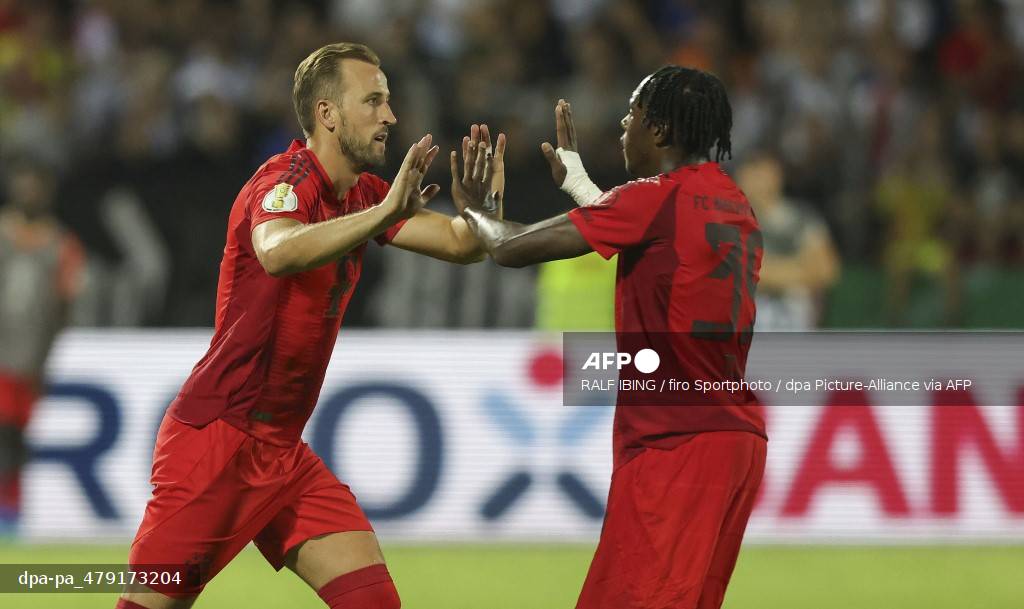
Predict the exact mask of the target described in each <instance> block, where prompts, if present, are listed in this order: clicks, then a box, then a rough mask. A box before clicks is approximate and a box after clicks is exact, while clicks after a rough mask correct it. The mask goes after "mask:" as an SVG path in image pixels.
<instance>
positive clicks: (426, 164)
mask: <svg viewBox="0 0 1024 609" xmlns="http://www.w3.org/2000/svg"><path fill="white" fill-rule="evenodd" d="M440 150H441V149H440V148H438V147H437V146H434V147H433V148H431V149H430V150H428V151H427V153H426V154H425V155H424V156H423V168H422V171H423V173H427V170H428V169H430V163H432V162H433V161H434V157H436V156H437V153H438V152H439V151H440Z"/></svg>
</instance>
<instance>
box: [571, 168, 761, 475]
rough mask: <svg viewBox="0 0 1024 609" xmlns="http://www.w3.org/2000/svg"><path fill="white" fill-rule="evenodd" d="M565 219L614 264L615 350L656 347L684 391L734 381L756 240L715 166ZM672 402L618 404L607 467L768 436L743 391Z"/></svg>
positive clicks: (627, 187)
mask: <svg viewBox="0 0 1024 609" xmlns="http://www.w3.org/2000/svg"><path fill="white" fill-rule="evenodd" d="M569 219H570V220H572V222H573V224H575V225H576V228H577V229H579V231H580V233H581V234H582V235H583V238H584V239H586V241H587V242H588V243H589V244H590V246H591V247H593V248H594V250H595V251H596V252H598V253H599V254H601V256H603V257H605V258H611V257H612V256H613V255H615V254H618V255H619V260H618V271H617V278H616V283H615V329H616V332H617V334H618V336H619V342H620V350H623V349H621V343H622V341H623V336H624V335H626V334H629V335H630V336H641V337H644V336H647V337H651V339H652V340H655V339H654V337H655V336H658V337H661V338H660V339H658V340H660V341H662V342H667V343H668V346H669V349H671V354H670V355H671V356H672V357H673V358H674V361H675V362H676V365H677V367H678V371H679V372H681V374H682V375H683V376H685V377H689V379H690V380H691V381H693V380H698V379H699V380H702V381H709V382H715V381H727V380H738V379H742V378H743V375H744V372H745V369H746V361H747V351H748V349H749V347H750V337H751V333H752V329H753V324H754V289H755V287H756V285H757V281H758V276H759V272H760V268H761V256H762V246H761V233H760V231H759V230H758V224H757V218H756V217H755V216H754V212H753V210H751V208H750V203H749V202H748V201H747V198H746V196H745V195H744V194H743V192H742V191H740V189H739V188H738V187H737V186H736V184H735V182H733V181H732V179H731V178H730V177H729V176H728V175H727V174H726V173H725V172H724V171H723V170H722V169H721V168H720V167H719V165H718V164H717V163H702V164H699V165H687V166H684V167H680V168H678V169H676V170H675V171H672V172H671V173H667V174H662V175H659V176H657V177H654V178H648V179H642V180H635V181H632V182H628V183H626V184H624V185H622V186H619V187H617V188H613V189H612V190H610V191H608V192H606V193H605V194H604V195H603V196H602V197H601V199H600V200H599V201H598V202H597V203H596V204H595V205H593V206H590V207H581V208H578V209H574V210H572V211H570V212H569ZM664 357H665V356H664V354H662V358H664ZM676 397H677V396H671V399H673V400H675V399H676ZM673 403H678V404H681V405H680V406H678V407H673V406H666V405H658V406H655V405H646V406H645V405H632V404H631V405H628V406H626V405H624V403H623V394H622V392H620V393H619V399H618V403H617V407H616V411H615V424H614V438H613V444H614V452H615V465H616V466H619V465H622V464H623V463H625V462H626V461H628V460H629V459H631V458H632V457H634V456H636V455H637V454H638V453H639V452H640V451H641V450H643V449H644V448H645V447H654V448H673V447H675V446H677V445H678V444H679V443H680V442H681V441H682V440H683V439H684V438H685V436H686V435H688V434H692V433H698V432H705V431H749V432H752V433H755V434H758V435H761V436H765V437H767V436H766V435H765V429H764V417H763V414H762V412H761V407H760V406H759V405H758V403H757V399H756V397H755V396H754V394H753V393H752V392H750V391H739V392H725V391H722V392H714V393H711V394H708V393H698V392H695V391H692V390H691V391H688V392H685V394H684V392H679V393H678V402H673ZM701 404H703V405H701Z"/></svg>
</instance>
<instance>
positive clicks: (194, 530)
mask: <svg viewBox="0 0 1024 609" xmlns="http://www.w3.org/2000/svg"><path fill="white" fill-rule="evenodd" d="M387 191H388V184H387V182H385V181H383V180H381V179H380V178H378V177H376V176H373V175H370V174H368V173H363V174H361V175H360V176H359V179H358V181H357V182H356V184H355V185H354V186H353V187H352V188H351V189H350V190H349V191H348V193H346V195H345V198H344V199H343V200H342V201H338V199H337V197H336V195H335V194H334V191H333V187H332V185H331V182H330V180H329V179H328V177H327V175H326V173H325V171H324V169H323V167H322V166H321V165H320V163H319V161H318V160H317V158H316V157H315V155H313V153H312V152H311V151H310V150H308V149H307V148H305V146H304V145H303V144H302V143H301V142H299V141H295V142H293V143H292V145H291V147H289V149H288V151H287V152H285V153H284V154H279V155H276V156H274V157H272V158H271V159H270V160H268V161H267V162H266V163H264V164H263V166H261V167H260V168H259V169H258V170H257V171H256V173H255V174H254V175H253V177H252V178H250V179H249V181H248V182H247V183H246V184H245V186H244V187H243V188H242V190H241V192H239V194H238V197H237V198H236V199H235V202H234V205H233V206H232V209H231V214H230V217H229V220H228V231H227V245H226V246H225V248H224V258H223V260H222V262H221V267H220V280H219V284H218V287H217V316H216V327H215V330H214V336H213V340H212V341H211V343H210V348H209V350H208V351H207V353H206V355H204V356H203V358H202V359H201V360H200V361H199V363H198V364H196V366H195V368H194V369H193V371H192V374H191V376H189V378H188V380H187V381H185V384H184V386H183V387H182V389H181V392H180V393H179V394H178V396H177V398H176V399H175V400H174V401H173V402H172V404H171V406H170V408H169V409H168V412H167V415H166V416H165V418H164V421H163V424H162V425H161V427H160V431H159V433H158V435H157V444H156V448H155V451H154V455H153V475H152V480H151V482H152V484H153V485H154V490H153V496H152V498H151V499H150V501H149V503H148V504H147V506H146V512H145V515H144V516H143V521H142V524H141V525H140V527H139V531H138V534H137V535H136V538H135V541H134V542H133V544H132V549H131V553H130V562H131V564H133V565H146V564H148V565H187V566H188V567H189V568H190V569H191V570H192V573H193V574H198V575H199V577H198V579H197V580H193V581H190V582H189V585H188V586H170V587H167V588H163V589H161V588H157V589H158V590H160V591H161V592H164V593H166V594H169V595H172V596H174V595H187V594H196V593H198V592H199V591H200V590H201V589H202V587H203V585H205V583H206V582H208V581H209V580H210V579H211V578H212V577H213V576H214V575H216V574H217V572H218V571H220V570H221V569H222V568H223V567H224V566H225V565H226V564H227V563H228V562H229V561H230V560H231V559H232V558H233V557H234V556H235V555H236V554H237V553H238V552H239V551H241V549H242V548H243V547H245V545H246V544H248V543H249V542H250V541H255V542H256V545H257V547H258V548H259V549H260V551H261V552H262V553H263V554H264V556H266V558H267V560H268V561H269V562H270V563H271V564H272V565H273V566H274V567H275V568H276V569H280V568H281V567H282V566H283V564H284V555H285V553H286V552H287V551H288V550H289V549H291V548H292V547H294V546H296V545H298V544H299V543H301V542H303V541H305V540H307V539H309V538H311V537H314V536H316V535H321V534H324V533H332V532H340V531H356V530H363V531H369V530H372V528H371V527H370V523H369V521H368V520H367V519H366V516H365V515H364V514H363V511H362V510H361V509H360V508H359V505H358V504H357V503H356V500H355V497H354V496H353V495H352V493H351V491H350V490H349V488H348V486H346V485H344V484H342V483H341V482H339V481H338V479H337V478H336V477H335V476H334V474H332V473H331V472H330V471H329V470H328V469H327V467H326V466H325V465H324V463H323V462H322V461H321V460H320V458H319V457H317V456H316V455H315V454H314V453H313V452H312V450H311V449H310V448H309V446H308V445H307V444H306V443H305V442H302V441H301V437H300V436H301V434H302V429H303V427H304V426H305V424H306V421H307V420H308V419H309V416H310V414H311V413H312V411H313V407H314V406H315V405H316V402H317V398H318V396H319V394H320V388H321V385H322V384H323V380H324V374H325V372H326V369H327V363H328V361H329V359H330V356H331V352H332V350H333V348H334V343H335V341H336V340H337V336H338V330H339V328H340V327H341V320H342V317H343V315H344V312H345V307H346V306H347V305H348V302H349V300H350V299H351V297H352V290H353V288H354V287H355V284H356V282H357V281H358V280H359V274H360V270H361V267H362V257H363V252H364V251H365V249H366V244H365V243H364V244H363V245H360V246H359V247H357V248H355V249H354V250H352V251H351V252H349V253H348V254H346V255H345V256H343V257H342V258H341V259H339V260H338V261H336V262H332V263H329V264H326V265H324V266H321V267H319V268H315V269H311V270H308V271H305V272H301V273H296V274H293V275H289V276H286V277H280V278H275V277H271V276H270V275H268V274H267V272H266V271H265V270H264V269H263V267H262V265H261V264H260V263H259V261H258V260H257V258H256V254H255V251H254V250H253V246H252V238H251V234H252V230H253V229H254V228H255V227H256V226H258V225H260V224H261V223H263V222H266V221H269V220H275V219H278V218H292V219H295V220H298V221H300V222H302V223H304V224H312V223H316V222H323V221H327V220H331V219H333V218H337V217H339V216H344V215H347V214H351V213H355V212H359V211H362V210H364V209H367V208H369V207H371V206H373V205H376V204H378V203H380V202H381V200H383V198H384V196H385V195H386V194H387ZM400 228H401V223H399V224H396V225H395V226H392V227H390V228H389V229H388V230H386V231H385V232H384V233H382V234H380V235H378V236H377V237H376V240H377V241H378V242H379V243H381V244H382V245H383V244H385V243H388V242H389V241H390V240H391V239H392V238H394V236H395V235H396V234H397V233H398V230H399V229H400Z"/></svg>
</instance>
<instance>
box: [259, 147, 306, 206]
mask: <svg viewBox="0 0 1024 609" xmlns="http://www.w3.org/2000/svg"><path fill="white" fill-rule="evenodd" d="M314 171H316V169H315V168H314V167H313V165H312V163H311V162H310V160H309V158H308V157H307V156H306V155H304V154H302V151H301V150H300V151H295V152H286V153H283V154H277V155H274V156H272V157H270V159H268V160H267V162H265V163H263V165H261V166H260V167H259V169H257V170H256V173H254V174H253V176H252V178H250V179H249V182H248V184H246V187H245V190H243V192H246V191H247V192H248V196H247V197H245V198H246V199H247V200H249V201H262V202H263V204H264V207H266V208H267V210H268V211H288V210H289V209H294V208H295V207H297V205H298V201H299V200H300V199H301V200H306V199H309V198H312V199H313V200H315V199H316V197H317V190H318V186H317V179H316V177H311V175H310V174H312V173H313V172H314ZM268 206H269V207H268Z"/></svg>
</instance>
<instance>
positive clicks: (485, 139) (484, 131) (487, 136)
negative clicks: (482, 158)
mask: <svg viewBox="0 0 1024 609" xmlns="http://www.w3.org/2000/svg"><path fill="white" fill-rule="evenodd" d="M480 142H481V143H482V144H483V145H484V148H485V149H486V150H487V152H491V151H492V150H493V149H492V148H491V130H490V129H488V128H487V125H486V124H483V125H480Z"/></svg>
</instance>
